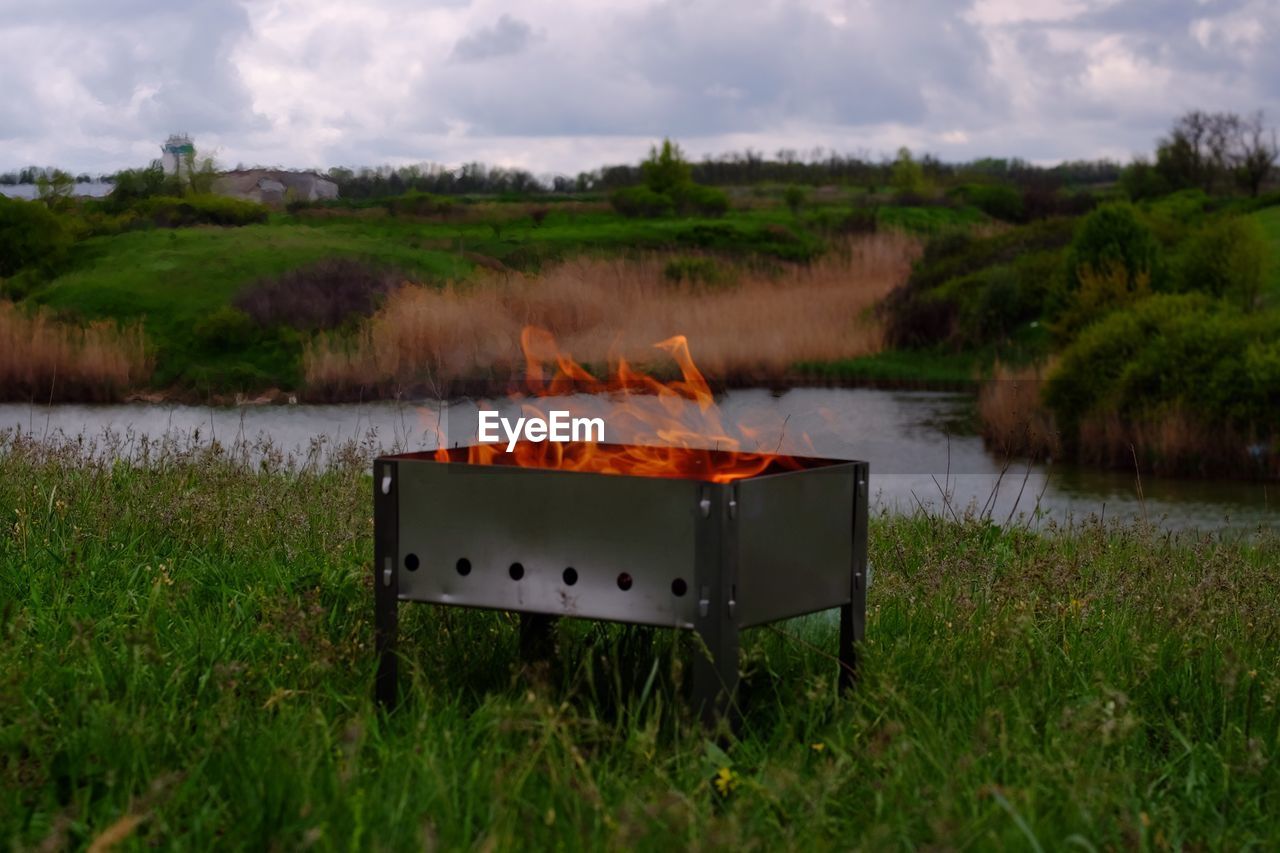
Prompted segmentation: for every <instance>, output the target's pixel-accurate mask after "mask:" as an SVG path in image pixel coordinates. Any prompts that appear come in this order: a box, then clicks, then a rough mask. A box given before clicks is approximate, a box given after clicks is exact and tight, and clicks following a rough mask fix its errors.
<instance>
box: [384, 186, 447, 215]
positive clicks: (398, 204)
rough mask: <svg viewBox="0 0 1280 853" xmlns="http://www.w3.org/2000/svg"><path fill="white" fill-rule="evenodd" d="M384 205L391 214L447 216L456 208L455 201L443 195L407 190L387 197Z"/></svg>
mask: <svg viewBox="0 0 1280 853" xmlns="http://www.w3.org/2000/svg"><path fill="white" fill-rule="evenodd" d="M386 207H387V211H388V212H389V213H390V214H392V215H393V216H448V215H449V214H450V213H452V212H453V211H454V210H455V209H456V208H457V203H456V202H455V201H454V200H453V199H451V198H446V197H444V196H439V195H433V194H432V193H424V192H419V191H417V190H409V192H407V193H405V194H404V195H400V196H396V197H394V198H389V199H387V200H386Z"/></svg>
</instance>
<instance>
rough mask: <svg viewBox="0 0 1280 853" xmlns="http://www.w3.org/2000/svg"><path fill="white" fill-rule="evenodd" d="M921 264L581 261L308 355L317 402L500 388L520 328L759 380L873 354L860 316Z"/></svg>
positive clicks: (332, 340)
mask: <svg viewBox="0 0 1280 853" xmlns="http://www.w3.org/2000/svg"><path fill="white" fill-rule="evenodd" d="M918 253H919V243H918V241H917V240H916V239H914V238H912V237H909V236H906V235H902V234H898V233H879V234H874V235H867V236H865V237H858V238H851V239H850V240H848V241H847V242H846V243H844V244H842V245H841V246H839V247H837V248H836V249H835V250H833V251H832V252H830V253H828V254H827V255H825V256H824V257H823V258H821V259H819V260H818V261H815V262H814V263H812V264H809V265H807V266H794V267H787V268H786V269H785V270H784V271H782V272H781V273H778V274H774V275H770V274H768V273H766V272H762V271H740V272H739V273H738V274H737V275H736V277H735V278H734V279H733V280H732V281H731V282H730V283H728V284H715V285H710V284H707V285H700V284H691V283H687V282H686V283H673V282H672V281H671V280H670V279H669V277H668V276H667V275H665V274H664V270H665V264H666V261H667V260H668V258H667V257H662V256H652V257H649V258H644V259H640V260H600V259H581V260H575V261H571V262H568V263H565V264H562V265H560V266H558V267H556V268H554V269H552V270H550V271H548V272H546V273H545V274H543V275H541V276H538V277H524V276H521V275H517V274H507V275H491V276H489V277H486V278H483V279H480V280H478V281H477V282H475V283H472V284H461V285H452V286H449V287H446V288H444V289H442V290H434V289H428V288H424V287H415V286H407V287H404V288H402V289H400V290H399V291H397V292H395V293H393V294H391V296H390V297H389V298H388V300H387V303H386V304H385V305H384V306H383V308H382V309H381V310H380V311H379V312H378V313H377V314H376V315H374V317H373V318H372V319H371V320H370V321H369V322H368V323H367V324H366V325H365V326H364V328H363V329H362V330H361V332H360V333H359V334H357V335H356V336H354V337H337V336H333V335H321V336H318V337H317V338H316V339H315V341H314V342H313V343H312V344H311V345H309V346H308V347H307V350H306V352H305V354H304V369H305V375H306V382H307V386H308V390H309V392H311V394H312V395H313V396H316V395H318V396H326V397H342V396H347V395H350V394H353V393H354V392H355V391H356V390H358V389H373V388H386V387H388V386H397V387H401V388H424V387H425V388H429V387H432V386H436V387H440V386H442V385H447V384H449V383H451V382H455V381H459V380H467V379H474V378H476V377H491V376H497V377H505V376H510V375H512V374H513V373H515V372H518V370H519V369H520V367H521V366H522V365H523V361H522V356H521V353H520V350H519V339H520V329H521V328H522V327H524V326H525V325H528V324H534V325H539V326H542V327H545V328H547V329H549V330H551V331H552V332H553V333H554V334H555V335H556V336H557V338H558V339H559V342H560V345H561V347H562V349H563V350H564V351H565V352H568V353H571V354H572V355H573V357H574V358H575V359H577V360H578V361H580V362H583V363H586V364H595V365H601V364H603V363H605V362H607V361H608V360H610V358H611V357H616V356H622V357H625V358H627V359H628V360H630V361H632V362H634V363H637V364H640V365H646V364H649V365H652V364H654V363H660V362H661V353H659V352H658V351H656V350H654V349H653V348H652V346H651V345H652V344H653V343H655V342H657V341H660V340H663V339H665V338H668V337H670V336H672V335H676V334H683V335H686V336H687V337H688V339H689V343H690V348H691V350H692V352H693V356H694V359H695V360H696V361H697V363H698V365H699V367H700V368H701V369H702V370H703V372H704V373H706V375H707V376H708V377H711V378H713V379H723V380H739V379H758V380H768V379H775V378H782V377H785V376H787V375H788V374H789V373H790V371H791V370H792V366H793V365H794V364H795V363H796V362H798V361H827V360H835V359H842V358H852V357H856V356H860V355H867V354H871V353H875V352H877V351H879V350H880V348H881V346H882V340H881V337H882V336H881V328H880V324H879V321H878V320H877V319H876V318H875V317H873V316H870V315H871V313H872V312H870V311H869V309H870V308H871V307H872V306H873V305H875V304H876V303H877V302H878V301H879V300H880V299H882V298H883V297H884V296H885V295H886V294H887V293H888V292H889V291H890V290H892V289H893V288H894V287H895V286H897V285H898V284H899V283H901V281H902V280H903V278H904V277H905V276H906V274H907V273H908V271H909V270H910V266H911V262H912V261H913V260H914V259H915V257H917V255H918Z"/></svg>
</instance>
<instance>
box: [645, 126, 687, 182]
mask: <svg viewBox="0 0 1280 853" xmlns="http://www.w3.org/2000/svg"><path fill="white" fill-rule="evenodd" d="M640 174H642V175H643V176H644V183H645V186H647V187H648V188H649V189H651V190H653V191H654V192H655V193H673V192H675V191H676V190H678V189H680V188H681V187H685V186H688V185H689V184H692V183H693V169H692V167H690V165H689V164H688V162H686V161H685V159H684V153H683V152H682V151H681V150H680V146H679V145H676V144H675V143H674V142H672V141H671V140H670V139H664V140H662V147H661V148H659V147H658V146H656V145H655V146H653V147H652V148H650V149H649V159H647V160H645V161H644V162H643V163H641V164H640Z"/></svg>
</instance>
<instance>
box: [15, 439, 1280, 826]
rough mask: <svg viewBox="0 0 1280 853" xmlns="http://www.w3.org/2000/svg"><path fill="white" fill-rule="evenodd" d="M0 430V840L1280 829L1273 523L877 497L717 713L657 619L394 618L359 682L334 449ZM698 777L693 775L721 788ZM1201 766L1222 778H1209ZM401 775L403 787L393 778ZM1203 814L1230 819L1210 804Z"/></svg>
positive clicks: (357, 600) (444, 613) (351, 478)
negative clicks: (828, 608) (721, 716)
mask: <svg viewBox="0 0 1280 853" xmlns="http://www.w3.org/2000/svg"><path fill="white" fill-rule="evenodd" d="M262 470H263V468H262V467H261V466H252V467H251V468H244V467H240V466H238V465H233V464H230V463H229V462H228V461H227V460H226V459H225V458H223V457H220V456H219V455H218V454H217V453H216V452H214V451H208V452H204V453H190V454H179V455H177V456H172V457H166V458H154V459H153V460H152V461H151V463H150V464H149V465H146V466H143V467H141V468H129V467H126V466H117V465H113V464H111V463H109V462H104V463H101V464H84V463H83V462H82V461H81V460H80V459H79V458H78V457H77V456H76V455H75V454H74V452H72V451H71V450H68V449H67V448H63V449H62V450H59V451H56V452H51V451H48V450H46V449H41V448H39V447H34V446H32V447H28V448H24V449H23V450H22V451H20V452H13V451H10V452H6V453H3V454H0V505H3V506H4V507H6V508H7V511H11V512H12V515H11V517H10V518H9V519H8V520H7V521H6V523H5V526H4V527H3V528H2V529H0V590H2V592H3V595H0V600H4V601H7V602H10V604H9V605H8V606H5V607H2V608H0V636H3V638H4V642H3V643H0V672H4V673H5V680H4V683H3V685H2V687H3V689H0V720H3V721H4V722H3V724H0V756H4V758H3V759H0V836H2V837H5V838H8V839H10V840H12V841H13V842H14V843H17V844H19V845H21V846H37V845H40V844H42V843H46V842H47V843H48V844H50V845H57V844H71V845H75V846H84V845H87V844H89V843H90V842H92V841H93V840H94V839H96V838H99V837H102V836H104V835H106V836H109V837H113V838H117V839H123V840H125V841H128V840H135V841H137V842H138V843H142V844H147V845H160V846H189V847H202V848H203V847H209V846H214V845H217V846H231V847H250V846H251V847H263V846H273V845H275V846H280V847H285V848H294V847H300V846H305V845H308V844H322V845H326V846H334V847H346V846H362V845H366V844H367V843H368V842H369V839H370V838H371V837H372V833H373V832H374V830H373V827H377V837H378V840H379V841H378V843H380V844H382V845H385V846H387V847H389V848H409V847H420V846H423V845H427V846H432V845H439V846H442V847H448V848H454V847H467V846H484V845H486V844H489V845H494V846H498V847H503V846H512V845H520V846H530V845H533V846H538V847H556V846H570V847H573V846H580V845H583V844H585V845H587V846H622V847H646V846H653V845H658V844H670V843H671V841H672V839H678V843H681V844H682V845H684V846H688V847H709V846H723V847H733V848H736V847H740V846H744V845H746V844H747V842H748V840H756V841H757V842H763V843H764V844H766V845H767V846H775V847H811V846H818V847H822V846H829V845H831V844H838V845H844V846H850V845H852V846H865V847H882V846H886V845H898V844H905V845H907V846H913V847H921V846H930V845H932V846H943V847H966V846H974V845H979V846H993V847H1002V846H1003V847H1024V846H1043V847H1051V846H1054V845H1055V844H1057V843H1059V842H1063V841H1064V840H1067V839H1072V838H1075V839H1078V840H1079V841H1080V842H1083V843H1085V844H1087V845H1088V846H1092V847H1097V848H1099V849H1102V848H1106V847H1119V846H1127V847H1140V846H1144V845H1149V846H1153V847H1164V846H1168V847H1173V848H1177V847H1187V846H1205V847H1210V848H1218V847H1229V848H1236V847H1244V846H1250V845H1265V843H1266V841H1267V840H1268V839H1270V838H1273V837H1275V836H1276V835H1277V834H1278V833H1280V823H1277V820H1278V818H1277V815H1280V809H1277V808H1276V805H1277V804H1276V802H1275V792H1276V791H1277V790H1280V775H1278V774H1280V762H1277V761H1276V760H1275V756H1276V754H1277V749H1280V741H1278V733H1280V710H1278V709H1277V705H1276V702H1275V701H1274V699H1275V697H1276V696H1277V695H1280V672H1278V671H1277V668H1276V664H1275V656H1274V654H1273V653H1272V650H1273V649H1274V647H1275V644H1276V642H1277V641H1280V636H1277V634H1276V630H1277V629H1276V626H1277V625H1280V612H1278V611H1277V609H1276V608H1277V605H1276V597H1275V595H1274V589H1275V584H1276V582H1277V576H1276V569H1275V567H1276V566H1277V565H1280V543H1278V542H1277V540H1276V539H1275V538H1274V537H1270V538H1266V537H1264V538H1263V539H1261V540H1259V541H1256V542H1254V543H1252V544H1227V543H1222V542H1218V541H1216V540H1215V539H1214V538H1213V537H1209V536H1205V537H1199V536H1169V535H1165V534H1161V533H1157V532H1155V531H1153V530H1151V529H1147V528H1142V527H1133V526H1117V525H1113V524H1099V523H1096V522H1092V523H1088V524H1085V525H1083V526H1078V527H1075V528H1073V529H1054V530H1049V531H1046V532H1044V533H1043V534H1032V533H1029V532H1027V531H1025V530H1023V529H1020V528H1016V527H1014V528H1006V529H1000V528H997V527H994V526H991V525H989V524H984V523H978V522H975V521H968V522H965V521H961V522H959V523H957V522H955V521H946V520H943V519H939V518H936V517H933V518H929V517H917V518H881V519H877V520H876V521H875V523H874V525H873V528H872V531H871V537H870V545H871V560H872V565H873V566H874V569H875V571H874V577H873V581H872V586H871V589H870V593H869V611H868V615H869V620H868V628H867V638H868V639H867V643H866V645H865V646H864V648H863V659H862V660H863V663H862V680H861V682H860V684H859V686H858V688H857V690H856V691H855V692H854V693H853V694H851V695H848V696H844V697H841V696H839V695H837V693H836V689H835V668H834V664H833V663H832V662H831V660H830V659H829V657H828V656H827V655H826V654H824V653H823V651H822V650H824V649H828V648H833V647H834V642H835V635H836V630H837V627H836V625H835V621H834V620H830V619H825V618H811V619H806V620H798V621H791V622H786V623H782V624H781V625H779V626H778V628H777V629H776V630H774V629H761V630H756V631H752V632H748V633H747V635H746V645H745V654H744V658H743V661H744V663H743V666H744V670H745V683H746V685H747V687H748V689H749V691H750V695H749V702H748V704H747V715H746V719H745V722H744V726H743V728H742V730H741V732H740V734H739V735H738V736H737V737H730V738H728V739H726V740H724V741H722V742H721V744H720V745H716V744H714V743H713V742H712V741H711V740H710V739H709V738H708V736H707V735H706V734H705V733H704V732H702V731H701V730H700V729H699V728H698V727H697V726H696V725H694V724H693V723H692V722H691V721H689V720H688V719H687V715H686V714H685V713H684V712H683V710H682V705H681V703H680V701H679V696H678V685H679V682H680V681H681V679H682V675H681V672H682V670H681V668H680V667H679V666H678V665H677V663H676V662H677V661H678V660H682V659H684V658H683V655H686V654H688V653H691V650H690V649H687V648H682V649H681V650H680V653H679V654H677V653H676V651H677V650H676V649H675V648H673V643H672V636H671V635H670V634H668V633H666V632H649V631H638V630H635V629H631V630H626V629H615V630H610V631H604V632H597V631H592V630H589V628H588V626H586V625H580V624H577V623H571V622H566V623H564V624H563V625H562V627H561V629H560V630H559V632H558V634H557V645H558V649H559V660H560V664H559V665H558V666H557V667H555V668H552V669H547V670H543V669H536V670H521V669H519V668H518V667H517V666H516V665H515V663H514V661H515V660H516V657H517V656H516V640H515V634H516V630H515V625H514V623H513V622H512V621H511V620H510V619H509V618H508V617H506V616H504V615H502V614H489V613H471V612H466V611H448V610H429V609H428V608H426V607H408V608H405V613H404V617H403V624H402V633H403V635H404V640H405V649H406V655H407V659H406V664H405V670H406V674H405V679H404V681H405V687H406V689H407V692H408V695H407V697H406V705H405V707H404V709H403V711H402V712H400V713H397V714H395V715H392V716H390V717H386V716H383V715H381V714H379V713H378V712H377V711H376V710H375V708H374V707H373V705H372V702H371V699H370V697H371V693H372V679H373V668H372V666H371V663H372V650H371V646H372V629H371V625H370V621H369V613H370V605H369V601H370V596H371V594H372V593H371V591H370V584H371V577H372V569H371V567H370V563H369V561H370V559H371V556H370V555H371V553H372V542H371V533H372V531H371V527H370V521H369V500H370V499H369V494H370V488H371V485H370V482H369V480H368V478H367V476H365V475H364V468H363V464H362V463H361V464H359V465H355V466H354V467H349V468H342V467H335V468H331V469H329V470H327V471H326V472H323V473H318V472H314V471H311V472H302V473H299V474H286V473H281V472H273V471H272V469H271V466H267V468H266V471H267V473H259V472H261V471H262ZM717 780H718V781H717ZM1226 780H1230V781H1229V784H1228V783H1227V781H1226ZM405 791H412V792H413V796H412V797H410V798H408V799H406V798H405V797H404V796H403V795H404V792H405ZM1223 814H1230V815H1231V816H1232V819H1231V820H1230V821H1226V822H1224V821H1223V820H1222V815H1223Z"/></svg>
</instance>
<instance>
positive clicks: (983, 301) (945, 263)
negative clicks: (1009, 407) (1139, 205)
mask: <svg viewBox="0 0 1280 853" xmlns="http://www.w3.org/2000/svg"><path fill="white" fill-rule="evenodd" d="M1071 236H1072V223H1071V222H1070V220H1065V219H1046V220H1040V221H1037V222H1034V223H1032V224H1030V225H1025V226H1022V227H1019V228H1013V229H1010V230H1009V231H1006V232H1004V233H1002V234H997V235H995V236H991V237H975V236H973V235H972V234H971V233H969V232H966V231H945V232H942V233H940V234H939V235H938V236H936V237H934V238H933V239H931V240H930V241H929V242H928V243H926V244H925V250H924V255H923V256H922V257H921V258H920V260H919V261H917V262H916V265H915V267H914V268H913V269H912V271H911V277H910V278H909V279H908V280H907V283H906V284H905V285H903V286H902V287H899V288H898V289H896V290H895V291H893V292H892V293H891V294H890V295H889V298H888V299H887V300H886V301H885V303H884V308H883V311H884V313H885V315H886V320H887V324H886V333H887V336H888V341H889V343H890V344H891V345H892V346H899V347H910V348H920V347H934V346H937V345H938V344H940V343H950V344H953V345H967V344H981V343H986V342H989V341H991V340H998V339H999V338H1001V337H1003V336H1005V335H1006V334H1008V333H1010V332H1011V331H1012V330H1013V328H1014V327H1015V326H1016V325H1018V324H1019V323H1023V322H1027V321H1029V320H1032V319H1035V318H1036V317H1037V316H1043V315H1045V314H1046V313H1047V312H1049V311H1050V310H1051V306H1052V305H1054V304H1056V303H1058V302H1060V301H1061V299H1062V297H1061V296H1060V295H1059V294H1058V293H1057V291H1058V290H1059V289H1060V288H1061V285H1060V280H1061V275H1062V273H1061V269H1062V257H1063V252H1064V248H1065V247H1066V245H1067V244H1068V243H1069V242H1070V240H1071ZM1006 268H1007V269H1006ZM989 290H991V291H993V292H988V291H989ZM1011 290H1013V291H1016V298H1015V301H1014V302H1013V303H1011V304H1009V305H1004V304H1001V303H1000V300H1001V299H1002V298H1004V297H1007V296H1009V294H1010V292H1011ZM1001 294H1003V297H1002V296H1001Z"/></svg>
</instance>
